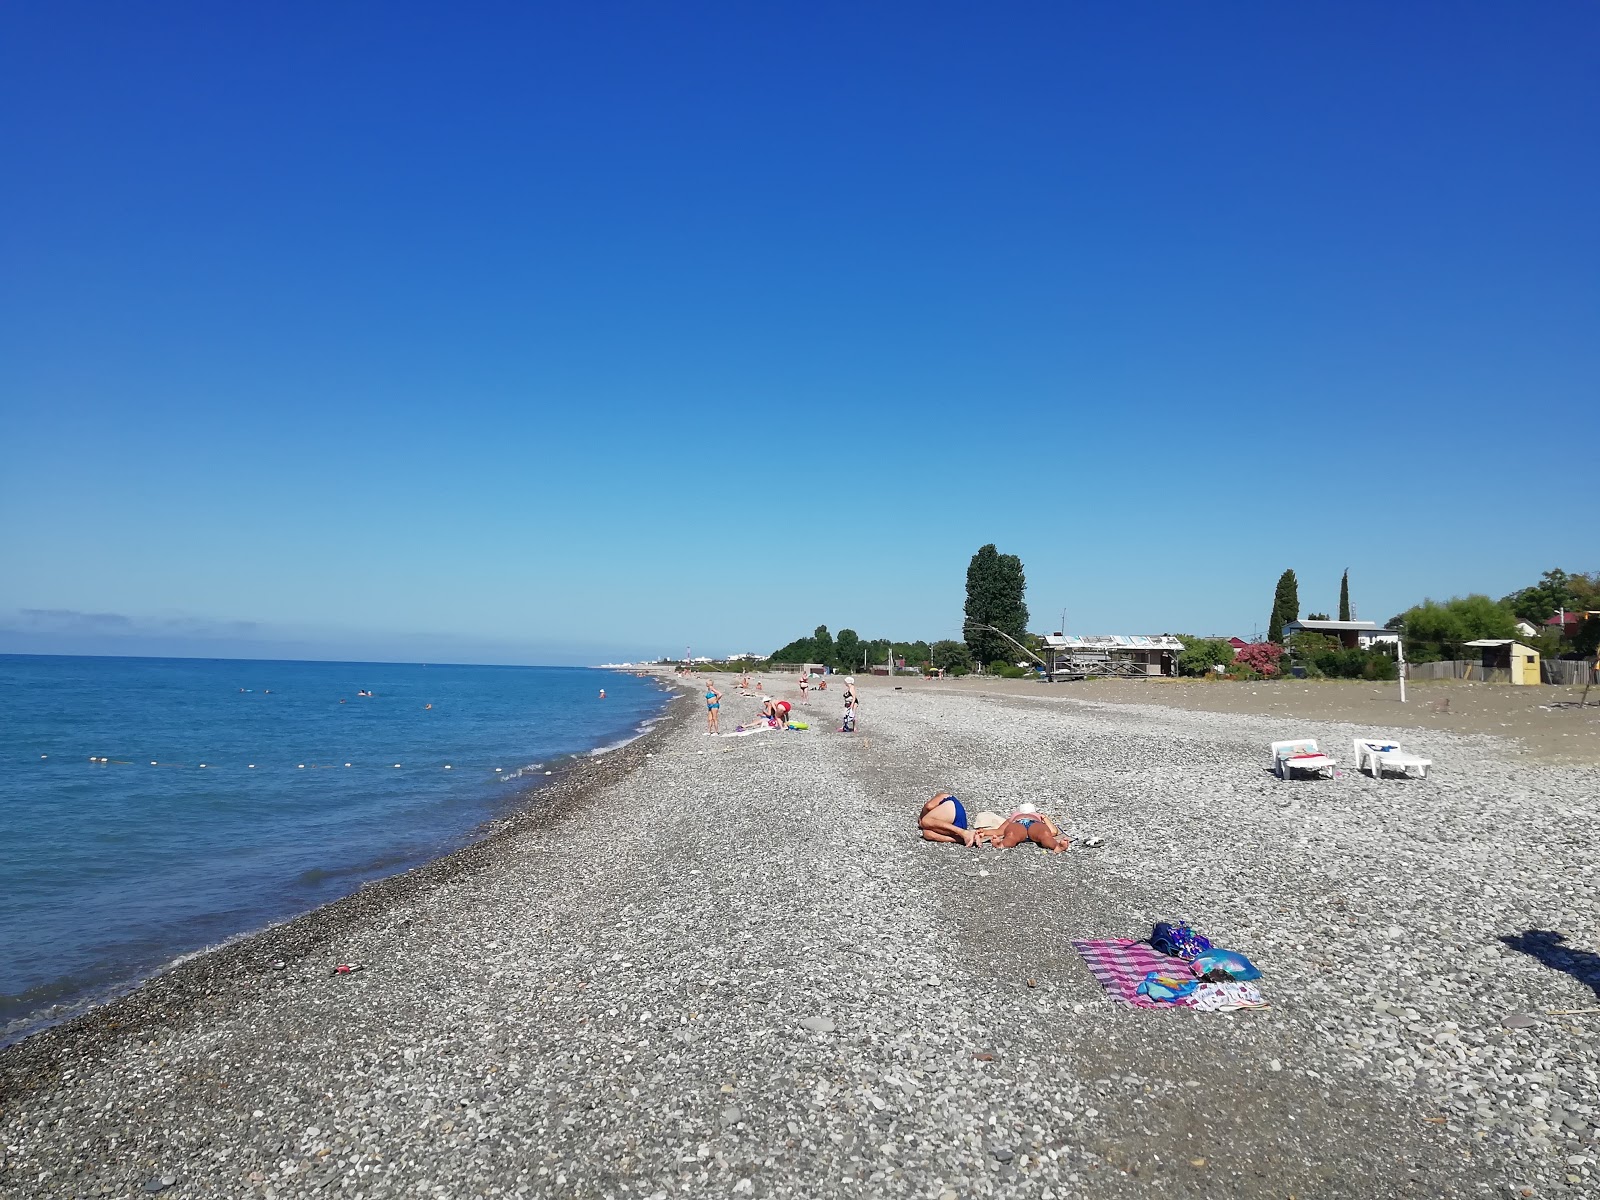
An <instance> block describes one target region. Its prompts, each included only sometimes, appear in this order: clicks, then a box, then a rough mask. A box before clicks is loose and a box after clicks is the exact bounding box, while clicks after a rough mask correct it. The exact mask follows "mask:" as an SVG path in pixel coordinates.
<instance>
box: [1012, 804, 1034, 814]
mask: <svg viewBox="0 0 1600 1200" xmlns="http://www.w3.org/2000/svg"><path fill="white" fill-rule="evenodd" d="M1017 811H1018V812H1019V813H1022V814H1023V815H1025V816H1037V815H1038V814H1039V810H1038V809H1037V808H1036V807H1035V806H1033V805H1032V804H1027V803H1023V804H1019V805H1017Z"/></svg>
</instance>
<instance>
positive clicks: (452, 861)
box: [0, 679, 693, 1104]
mask: <svg viewBox="0 0 1600 1200" xmlns="http://www.w3.org/2000/svg"><path fill="white" fill-rule="evenodd" d="M659 682H661V683H662V684H663V692H664V695H665V706H664V707H663V709H662V711H661V712H660V714H659V715H657V716H654V717H651V718H649V719H648V721H647V722H646V723H647V724H648V726H649V727H648V728H646V729H643V730H641V731H640V732H639V733H638V734H637V735H636V736H635V737H633V738H630V739H629V740H627V741H626V742H623V743H621V744H613V745H612V746H611V747H610V748H607V747H606V746H599V747H595V748H593V749H591V750H585V751H579V752H576V753H574V754H572V755H570V756H569V757H568V758H567V759H566V760H565V761H564V762H559V763H557V764H555V765H554V766H553V767H552V770H553V772H554V773H553V774H552V775H551V776H550V777H549V778H545V777H540V778H539V780H538V781H537V782H536V783H533V784H531V785H529V786H527V787H525V788H523V789H522V790H521V791H520V793H519V794H518V795H517V796H516V797H515V798H514V799H511V800H509V801H507V802H506V807H507V809H508V810H509V811H507V812H505V813H503V814H502V815H498V816H494V817H491V818H489V819H487V820H485V821H483V822H481V823H480V824H479V825H478V826H477V827H476V828H474V829H473V830H472V831H471V832H470V833H469V834H468V835H467V836H468V838H469V840H468V842H467V843H466V844H465V845H463V846H460V847H459V848H457V849H455V850H452V851H451V852H450V853H448V854H444V855H441V856H440V857H438V858H433V859H429V860H428V861H427V862H424V863H419V864H418V865H417V866H414V867H412V868H410V869H409V870H406V871H402V872H400V873H398V874H395V875H388V876H385V877H383V878H381V879H375V880H371V881H370V882H368V883H364V884H362V885H361V886H360V887H358V888H357V889H356V890H355V891H353V892H351V893H350V894H348V895H345V896H341V897H339V898H338V899H336V900H330V901H329V902H328V903H326V904H322V905H319V906H318V907H316V908H312V909H307V910H306V911H305V912H302V913H299V914H297V915H295V916H292V917H289V918H287V919H285V920H282V921H278V922H275V923H273V924H270V925H267V926H265V927H263V928H260V929H256V930H253V931H247V932H243V933H240V934H238V935H235V936H234V937H232V938H229V939H228V940H227V941H224V942H219V943H217V944H215V945H212V946H208V947H203V948H201V949H198V950H194V951H190V952H188V953H186V954H183V955H180V956H178V957H177V958H175V959H173V960H172V961H170V962H169V963H167V964H166V965H165V966H162V967H160V968H158V969H157V970H156V971H155V972H154V973H153V974H151V975H148V976H146V977H144V978H142V979H140V980H138V981H136V982H133V983H131V984H129V985H126V986H124V987H120V988H119V989H118V991H117V992H116V994H114V995H111V996H109V997H107V998H105V999H103V1000H91V1001H89V1007H87V1008H86V1009H84V1010H83V1011H81V1012H76V1013H73V1014H71V1015H68V1016H64V1017H62V1018H59V1019H56V1020H54V1021H50V1022H47V1023H45V1024H43V1025H41V1026H40V1027H38V1028H36V1029H34V1030H32V1031H29V1032H26V1033H23V1034H22V1035H21V1036H20V1037H18V1038H17V1039H16V1040H15V1041H12V1042H8V1043H5V1044H4V1045H0V1104H3V1103H5V1102H7V1101H10V1100H13V1099H15V1098H16V1097H18V1096H20V1095H24V1094H26V1093H27V1092H29V1091H32V1090H34V1089H36V1088H38V1087H40V1086H44V1085H48V1084H49V1083H50V1082H52V1081H54V1080H56V1079H58V1078H59V1076H60V1072H61V1069H62V1066H63V1059H64V1058H66V1057H67V1056H69V1055H71V1056H77V1055H82V1054H85V1053H88V1052H90V1051H93V1050H97V1049H101V1048H103V1047H105V1046H107V1045H108V1044H109V1043H111V1042H114V1041H117V1040H120V1039H124V1038H128V1037H135V1036H137V1035H139V1034H140V1033H142V1032H144V1031H146V1030H148V1029H150V1028H151V1027H152V1026H159V1027H162V1028H167V1029H170V1028H176V1027H178V1026H179V1025H180V1024H181V1023H182V1021H183V1020H184V1019H185V1018H188V1017H190V1016H192V1015H193V1014H194V1012H195V1011H196V1010H197V1009H198V1008H200V1007H201V1006H202V1005H203V1004H204V1003H205V1001H206V1000H207V998H208V997H211V996H212V995H214V994H215V993H216V991H218V990H219V989H220V988H222V987H228V988H230V989H233V988H237V987H238V985H239V983H240V981H242V980H249V979H263V980H264V979H270V978H272V977H287V978H295V979H299V978H303V977H304V976H303V974H302V972H300V971H297V970H296V967H297V964H298V961H299V960H303V959H305V958H306V957H308V956H310V955H311V954H313V953H315V952H316V951H317V950H318V949H319V948H320V947H322V946H324V945H325V944H327V943H328V942H329V941H331V940H333V939H335V938H337V937H338V936H340V935H341V934H343V933H345V932H347V931H349V930H350V929H352V928H354V927H357V926H359V925H360V924H361V923H363V922H366V921H369V920H372V919H374V918H376V917H378V916H380V915H382V914H383V913H384V912H385V911H387V910H390V909H393V908H394V907H396V906H397V905H399V904H401V903H403V902H404V901H406V900H407V899H409V898H411V897H413V896H415V895H416V894H418V893H420V892H425V891H427V890H429V889H431V888H435V887H438V886H439V885H441V884H444V883H447V882H449V881H450V880H452V879H456V878H459V877H461V876H463V875H467V874H471V873H475V872H477V871H480V870H483V869H484V868H485V867H487V866H488V865H489V864H490V860H491V858H492V856H494V855H495V854H496V853H497V852H498V851H499V850H500V849H501V848H502V847H503V846H504V844H505V843H507V842H509V841H513V840H515V839H516V838H517V837H519V836H520V835H522V834H524V833H527V832H530V831H535V830H541V829H545V828H550V827H553V826H556V825H559V824H561V823H562V822H563V821H565V820H567V819H569V818H570V817H572V816H574V815H575V814H577V813H578V812H580V811H582V810H583V808H584V807H586V805H585V801H587V800H590V799H592V798H593V797H594V796H595V795H596V794H597V793H599V792H600V791H602V790H604V789H605V788H606V787H608V786H610V785H611V784H613V783H615V782H616V781H617V780H618V779H621V778H622V777H624V776H626V775H628V774H630V773H631V772H633V771H634V770H636V769H637V768H638V767H639V766H640V765H641V764H642V763H643V762H644V761H645V760H646V759H647V758H649V757H651V756H652V755H653V754H654V753H655V750H656V748H658V747H659V745H660V744H662V743H663V742H665V741H666V740H667V738H668V737H670V735H671V734H672V733H673V732H674V731H675V730H676V729H677V727H678V726H679V725H680V724H682V723H684V722H685V721H687V720H689V719H690V716H689V714H692V712H693V709H692V708H691V707H690V706H689V705H680V704H677V703H675V702H676V701H677V700H678V699H679V698H680V697H681V696H682V695H683V694H684V693H683V691H682V689H681V688H679V687H676V686H673V684H672V683H671V681H670V680H667V679H661V680H659ZM277 961H282V962H283V963H284V966H283V968H282V969H281V970H280V969H277V968H275V967H274V966H273V964H274V963H275V962H277Z"/></svg>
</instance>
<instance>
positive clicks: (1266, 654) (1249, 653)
mask: <svg viewBox="0 0 1600 1200" xmlns="http://www.w3.org/2000/svg"><path fill="white" fill-rule="evenodd" d="M1282 657H1283V647H1282V646H1280V645H1278V643H1277V642H1255V643H1253V644H1251V645H1249V646H1246V647H1244V649H1242V650H1240V651H1239V653H1238V654H1237V655H1235V656H1234V662H1237V663H1242V664H1244V665H1245V666H1247V667H1249V668H1250V669H1251V670H1252V671H1254V672H1255V673H1256V674H1257V675H1264V676H1266V677H1268V678H1271V677H1272V676H1274V675H1276V674H1277V673H1278V660H1279V659H1280V658H1282Z"/></svg>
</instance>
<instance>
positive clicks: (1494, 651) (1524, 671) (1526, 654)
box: [1467, 638, 1541, 684]
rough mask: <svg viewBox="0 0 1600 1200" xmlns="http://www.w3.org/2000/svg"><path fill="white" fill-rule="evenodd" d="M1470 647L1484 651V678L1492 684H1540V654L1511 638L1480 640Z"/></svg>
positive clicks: (1470, 643)
mask: <svg viewBox="0 0 1600 1200" xmlns="http://www.w3.org/2000/svg"><path fill="white" fill-rule="evenodd" d="M1467 645H1468V646H1470V647H1472V648H1473V649H1475V650H1482V651H1483V678H1484V679H1485V680H1486V681H1488V682H1492V683H1512V684H1530V683H1539V682H1541V681H1540V678H1539V652H1538V651H1537V650H1535V649H1534V648H1533V647H1532V646H1524V645H1523V644H1522V643H1521V642H1514V641H1512V640H1511V639H1510V638H1480V639H1478V640H1477V641H1475V642H1468V643H1467Z"/></svg>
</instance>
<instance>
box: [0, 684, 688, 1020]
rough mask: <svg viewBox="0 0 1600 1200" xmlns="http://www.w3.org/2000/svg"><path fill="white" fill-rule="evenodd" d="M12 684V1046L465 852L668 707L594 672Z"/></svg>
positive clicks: (2, 784)
mask: <svg viewBox="0 0 1600 1200" xmlns="http://www.w3.org/2000/svg"><path fill="white" fill-rule="evenodd" d="M602 688H603V689H604V690H605V693H606V698H605V699H603V700H602V699H600V697H599V693H600V690H601V689H602ZM361 692H371V693H372V695H370V696H362V695H360V694H359V693H361ZM0 696H4V699H5V720H4V725H3V727H0V728H3V732H0V1044H4V1043H5V1042H7V1041H13V1040H15V1039H16V1038H17V1037H19V1036H22V1035H23V1034H25V1033H27V1032H28V1031H30V1030H31V1029H34V1028H37V1027H39V1026H40V1025H41V1024H43V1023H46V1022H48V1021H51V1020H54V1019H58V1018H60V1017H62V1016H64V1015H67V1014H69V1013H71V1012H73V1011H75V1010H76V1009H78V1008H81V1007H84V1006H85V1005H87V1004H89V1003H92V1002H93V1001H96V1000H100V999H104V998H106V997H107V996H109V995H112V994H115V993H116V992H117V991H119V990H121V989H124V988H126V987H127V986H129V985H130V984H132V983H136V982H137V981H138V980H140V979H141V978H145V977H147V976H149V975H150V974H151V973H153V972H155V971H157V970H159V969H160V968H161V967H162V966H164V965H166V964H168V963H170V962H172V961H173V960H174V959H175V958H178V957H181V956H183V955H185V954H188V953H191V952H193V951H196V950H199V949H202V948H204V947H206V946H210V945H214V944H216V943H219V942H222V941H225V940H227V939H228V938H230V937H233V936H235V935H238V934H241V933H246V932H249V931H251V930H255V929H259V928H261V927H263V926H265V925H268V924H270V923H272V922H274V921H279V920H282V919H284V918H286V917H290V916H293V915H294V914H296V913H300V912H304V911H306V910H308V909H311V908H314V907H316V906H317V905H320V904H325V903H327V902H328V901H330V900H334V899H337V898H338V897H340V896H343V895H346V894H348V893H350V892H352V891H354V890H356V888H358V887H360V886H361V884H363V883H365V882H367V881H369V880H372V879H377V878H379V877H381V876H385V875H392V874H394V873H396V872H399V871H403V870H406V869H407V868H409V867H413V866H416V865H417V864H419V863H422V862H424V861H426V860H428V859H431V858H435V857H438V856H439V855H442V854H446V853H448V852H449V851H451V850H454V849H456V848H458V847H460V846H462V845H464V844H465V843H466V842H468V841H470V840H471V838H472V835H473V831H474V830H475V829H477V828H478V827H479V826H480V825H481V824H482V823H483V822H484V821H485V820H488V819H490V818H493V817H495V816H497V815H502V814H504V813H506V812H507V811H508V810H509V809H510V808H511V807H513V806H515V805H516V803H517V801H518V798H519V797H520V796H522V795H523V794H524V793H525V792H526V790H527V789H528V788H529V787H530V786H532V785H533V784H535V783H536V782H537V781H539V780H542V779H543V778H544V776H545V772H547V771H553V770H556V769H558V768H559V766H560V763H561V762H562V761H563V760H564V759H569V758H570V757H572V756H574V755H582V754H590V753H597V752H603V751H604V750H605V749H606V748H612V747H615V746H617V745H620V744H622V743H624V742H626V741H628V740H630V739H631V738H633V737H634V736H636V735H637V734H638V733H639V732H640V731H641V729H643V728H646V727H648V725H649V724H650V723H652V722H653V721H654V720H656V719H657V718H659V717H660V716H661V715H662V713H663V712H664V711H665V708H666V704H667V702H668V699H669V696H668V693H667V692H665V691H664V690H663V688H662V687H661V686H660V685H659V684H658V683H657V682H655V681H654V680H650V679H640V678H638V677H636V676H633V675H630V674H623V673H618V672H610V671H593V670H585V669H583V668H567V667H465V666H434V665H431V664H430V665H427V666H424V665H421V664H415V665H402V664H395V663H326V662H269V661H222V660H197V659H156V658H67V657H49V656H33V655H0Z"/></svg>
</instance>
